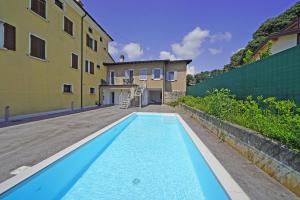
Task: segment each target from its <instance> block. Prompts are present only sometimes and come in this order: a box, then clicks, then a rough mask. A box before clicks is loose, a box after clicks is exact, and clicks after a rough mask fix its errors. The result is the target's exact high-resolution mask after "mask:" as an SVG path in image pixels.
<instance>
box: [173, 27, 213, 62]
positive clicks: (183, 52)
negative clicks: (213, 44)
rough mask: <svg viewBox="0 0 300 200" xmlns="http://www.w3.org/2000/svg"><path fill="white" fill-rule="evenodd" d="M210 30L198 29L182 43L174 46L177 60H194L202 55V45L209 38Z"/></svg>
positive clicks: (185, 37)
mask: <svg viewBox="0 0 300 200" xmlns="http://www.w3.org/2000/svg"><path fill="white" fill-rule="evenodd" d="M209 35H210V33H209V30H202V29H201V28H200V27H196V28H195V29H194V30H193V31H191V32H189V33H188V34H187V35H186V36H184V38H183V40H182V42H181V43H175V44H172V45H171V47H172V52H173V53H174V54H175V55H176V57H177V58H181V59H194V58H196V57H197V56H198V55H200V54H201V47H202V43H203V42H204V41H205V40H206V39H207V38H208V37H209Z"/></svg>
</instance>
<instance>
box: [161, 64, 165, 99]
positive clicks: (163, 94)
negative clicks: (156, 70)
mask: <svg viewBox="0 0 300 200" xmlns="http://www.w3.org/2000/svg"><path fill="white" fill-rule="evenodd" d="M165 84H166V62H164V64H163V87H162V104H164V103H165Z"/></svg>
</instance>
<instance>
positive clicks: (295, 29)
mask: <svg viewBox="0 0 300 200" xmlns="http://www.w3.org/2000/svg"><path fill="white" fill-rule="evenodd" d="M269 41H272V45H271V49H270V51H271V54H272V55H274V54H277V53H279V52H282V51H284V50H287V49H289V48H292V47H295V46H297V45H299V44H300V17H298V18H297V19H296V20H294V21H293V22H292V23H291V24H289V25H288V26H287V27H286V28H285V29H283V30H282V31H280V32H277V33H273V34H271V35H270V36H269V38H268V39H267V40H266V41H265V42H264V43H263V44H262V45H261V46H260V48H259V49H258V50H257V51H256V52H255V53H254V60H259V59H260V55H261V53H262V52H263V51H265V50H266V49H267V48H268V42H269Z"/></svg>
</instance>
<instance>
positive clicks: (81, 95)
mask: <svg viewBox="0 0 300 200" xmlns="http://www.w3.org/2000/svg"><path fill="white" fill-rule="evenodd" d="M85 17H86V13H84V15H83V16H82V17H81V47H80V48H81V55H80V56H81V58H80V60H81V69H80V110H81V111H82V109H83V64H84V63H83V19H84V18H85Z"/></svg>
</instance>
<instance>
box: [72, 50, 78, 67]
mask: <svg viewBox="0 0 300 200" xmlns="http://www.w3.org/2000/svg"><path fill="white" fill-rule="evenodd" d="M71 66H72V68H74V69H78V56H77V55H75V54H73V53H72V64H71Z"/></svg>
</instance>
